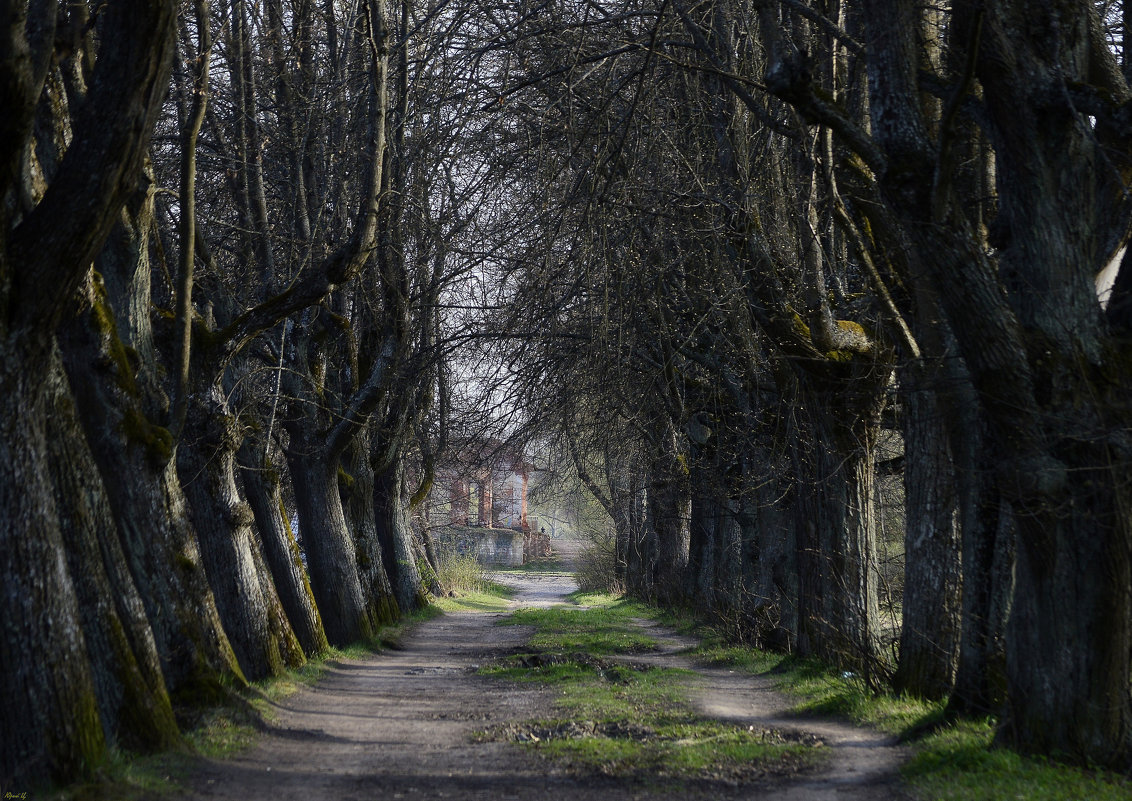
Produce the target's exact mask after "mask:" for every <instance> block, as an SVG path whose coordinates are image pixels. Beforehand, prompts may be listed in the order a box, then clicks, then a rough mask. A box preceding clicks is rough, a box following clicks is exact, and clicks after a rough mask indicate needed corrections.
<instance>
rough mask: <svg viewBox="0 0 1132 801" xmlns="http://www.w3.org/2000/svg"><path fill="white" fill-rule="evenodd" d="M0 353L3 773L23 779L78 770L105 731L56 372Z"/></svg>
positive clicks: (97, 749)
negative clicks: (59, 465) (60, 484)
mask: <svg viewBox="0 0 1132 801" xmlns="http://www.w3.org/2000/svg"><path fill="white" fill-rule="evenodd" d="M0 355H2V357H3V358H0V578H2V579H3V586H4V592H3V593H2V594H0V731H3V737H0V775H2V776H4V777H5V780H6V782H14V783H17V785H16V786H18V784H23V783H30V782H32V781H36V782H39V781H42V780H44V779H45V778H51V779H55V780H57V781H67V780H71V779H74V778H76V777H77V776H79V775H81V774H82V772H83V771H84V770H87V769H89V768H90V767H91V766H92V765H95V764H98V763H99V762H100V761H101V760H102V758H103V755H104V753H105V747H106V737H105V734H104V730H103V726H102V721H101V719H100V716H99V708H98V701H97V694H96V688H95V682H94V678H93V675H92V669H91V663H90V659H89V656H88V651H87V643H86V638H85V636H84V632H83V625H82V616H81V613H80V609H79V600H80V598H79V594H78V593H77V592H76V588H75V584H74V581H73V578H72V575H71V569H70V566H69V562H68V559H67V549H66V544H65V542H64V540H63V537H62V534H61V532H62V529H61V526H60V520H59V510H58V508H57V507H56V504H55V500H54V495H53V487H52V480H51V466H50V463H49V459H48V453H49V450H48V443H47V421H46V415H47V413H48V401H49V399H50V398H51V397H52V395H53V394H54V393H56V392H59V391H60V387H59V384H60V383H61V381H60V377H59V375H58V374H57V372H56V373H52V372H51V371H45V370H44V369H43V363H44V361H45V360H46V359H48V358H50V351H49V350H48V349H47V348H42V347H41V348H34V349H27V348H25V347H21V346H20V343H19V342H13V341H12V340H11V339H10V338H9V339H7V340H6V341H5V340H0ZM50 384H54V386H50Z"/></svg>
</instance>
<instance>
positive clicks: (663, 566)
mask: <svg viewBox="0 0 1132 801" xmlns="http://www.w3.org/2000/svg"><path fill="white" fill-rule="evenodd" d="M660 447H661V451H662V452H661V453H660V455H659V456H658V458H657V459H656V460H655V461H654V462H653V465H652V469H651V470H650V471H649V491H648V515H649V523H650V525H649V528H650V529H651V531H652V535H653V536H654V537H655V539H656V562H655V564H654V566H653V572H652V585H653V586H652V587H651V593H650V596H651V597H654V598H656V599H657V600H658V601H659V602H660V603H662V604H673V605H675V604H680V603H683V602H684V601H685V600H686V597H687V596H686V594H685V586H686V576H687V571H688V547H689V537H690V532H689V530H688V525H689V521H690V518H691V500H692V499H691V492H690V488H689V485H688V466H687V461H686V455H685V454H678V453H677V451H676V442H675V434H674V432H673V431H672V430H671V426H669V430H668V431H667V432H666V433H665V435H664V437H663V441H662V444H661V446H660ZM681 457H683V458H681Z"/></svg>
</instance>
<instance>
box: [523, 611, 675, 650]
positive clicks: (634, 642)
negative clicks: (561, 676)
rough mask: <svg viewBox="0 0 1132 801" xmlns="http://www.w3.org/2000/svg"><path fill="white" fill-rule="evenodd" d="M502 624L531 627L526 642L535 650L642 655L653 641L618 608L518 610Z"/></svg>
mask: <svg viewBox="0 0 1132 801" xmlns="http://www.w3.org/2000/svg"><path fill="white" fill-rule="evenodd" d="M502 622H503V623H504V624H505V625H514V626H534V627H535V628H536V629H537V631H536V632H535V634H534V636H533V637H532V638H531V640H530V646H531V648H532V649H535V650H538V651H582V652H585V653H589V654H594V655H603V654H631V653H644V652H646V651H652V650H655V649H656V640H654V639H653V638H652V637H649V636H648V635H647V634H645V633H644V632H642V631H641V630H640V629H639V628H638V627H637V626H635V625H633V623H632V622H631V620H630V619H629V616H627V615H626V613H625V610H624V609H623V608H621V607H617V606H610V607H592V608H590V609H569V608H564V607H554V608H551V609H520V610H518V611H516V612H515V613H514V614H512V615H511V616H510V617H508V618H507V619H506V620H504V621H502Z"/></svg>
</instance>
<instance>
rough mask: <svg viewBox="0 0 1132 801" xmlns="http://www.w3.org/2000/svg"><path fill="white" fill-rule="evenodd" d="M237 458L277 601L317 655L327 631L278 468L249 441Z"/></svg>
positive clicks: (305, 644) (308, 651)
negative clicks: (285, 502)
mask: <svg viewBox="0 0 1132 801" xmlns="http://www.w3.org/2000/svg"><path fill="white" fill-rule="evenodd" d="M240 457H241V459H240V461H241V469H240V477H241V479H242V480H243V484H244V490H245V492H246V494H247V499H248V505H249V506H251V509H252V513H253V514H254V515H255V522H256V529H257V531H258V533H259V538H260V544H261V545H262V547H263V556H264V559H265V560H266V562H267V565H268V567H269V568H270V570H271V577H272V579H273V580H274V584H275V589H276V591H277V592H278V593H279V601H280V603H282V605H283V610H284V611H285V612H286V614H287V619H288V620H289V621H290V623H291V628H292V630H293V631H294V632H295V637H296V638H297V639H298V641H299V645H300V646H302V649H303V652H304V653H305V654H306V655H307V656H316V655H318V654H321V653H323V652H325V650H326V648H327V642H326V632H325V631H324V630H323V628H322V617H321V616H320V615H319V613H318V607H317V606H316V605H315V602H314V594H313V593H312V592H311V586H310V581H309V580H308V579H307V571H306V569H305V568H304V567H303V563H302V560H301V559H300V558H299V546H298V543H296V542H295V535H294V534H293V533H292V532H291V523H290V521H289V520H288V519H287V515H286V513H285V510H284V509H283V498H282V496H281V492H280V488H279V473H278V470H277V469H276V468H275V467H274V466H273V465H272V464H270V463H264V462H263V460H262V459H260V458H258V457H257V454H255V453H253V452H252V448H251V447H250V445H249V444H248V443H245V446H244V448H243V449H241V453H240ZM280 457H281V455H280ZM252 465H255V466H252Z"/></svg>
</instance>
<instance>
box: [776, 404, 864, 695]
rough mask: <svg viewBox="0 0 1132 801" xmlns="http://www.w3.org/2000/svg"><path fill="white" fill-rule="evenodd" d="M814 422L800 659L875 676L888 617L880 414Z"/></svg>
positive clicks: (829, 414)
mask: <svg viewBox="0 0 1132 801" xmlns="http://www.w3.org/2000/svg"><path fill="white" fill-rule="evenodd" d="M816 394H817V393H815V395H816ZM817 396H818V397H828V395H827V396H822V395H817ZM810 419H811V425H812V428H811V429H810V432H811V433H812V436H813V439H812V440H811V442H810V444H809V446H808V449H807V450H806V451H799V450H798V448H799V446H801V445H802V443H797V444H796V445H795V446H794V447H795V451H796V452H797V455H796V457H795V471H796V476H797V477H798V480H797V484H796V486H795V487H794V504H795V515H796V516H795V526H796V531H797V535H796V536H797V537H798V541H797V558H798V573H799V597H798V615H799V621H798V624H799V632H798V651H799V653H801V654H803V655H807V654H812V655H814V656H817V657H819V658H821V659H824V660H826V661H828V662H832V663H833V664H835V665H838V666H841V667H845V668H852V669H856V670H861V671H863V672H865V673H866V675H870V673H871V670H872V668H873V667H874V666H875V664H876V655H877V645H878V642H879V636H878V635H879V617H880V613H879V607H878V600H877V562H876V540H875V524H876V515H875V509H874V506H875V503H874V499H875V486H874V479H875V469H874V468H875V464H874V463H875V444H876V436H877V429H878V424H879V411H878V410H876V409H875V408H874V409H871V410H868V411H867V412H863V411H862V410H859V409H852V408H849V407H847V406H845V407H843V406H841V404H836V405H832V404H831V405H829V406H827V408H825V409H824V410H823V411H822V413H821V414H820V415H813V416H811V418H810ZM799 434H802V435H803V436H805V434H804V433H803V432H799Z"/></svg>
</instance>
